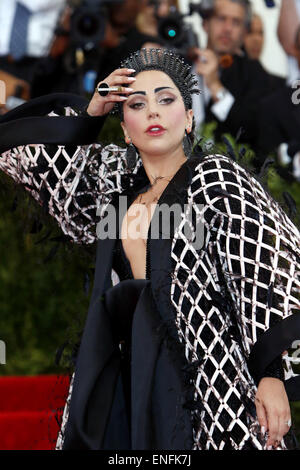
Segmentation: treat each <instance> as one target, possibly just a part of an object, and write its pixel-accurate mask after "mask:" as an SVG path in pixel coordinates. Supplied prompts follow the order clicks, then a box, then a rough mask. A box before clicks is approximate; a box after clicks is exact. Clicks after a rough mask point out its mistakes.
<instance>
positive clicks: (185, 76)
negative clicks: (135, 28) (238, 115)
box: [117, 49, 200, 111]
mask: <svg viewBox="0 0 300 470" xmlns="http://www.w3.org/2000/svg"><path fill="white" fill-rule="evenodd" d="M121 68H128V69H134V70H135V72H134V73H133V74H132V76H135V75H137V74H138V73H140V72H145V71H148V70H160V71H161V72H164V73H166V74H167V75H169V77H170V78H171V79H172V80H173V82H174V83H175V85H176V86H177V88H178V89H179V91H180V93H181V96H182V99H183V102H184V105H185V108H186V109H187V110H188V109H191V108H192V94H194V93H198V94H199V93H200V90H199V89H198V88H196V85H198V80H197V78H196V77H195V75H194V74H193V73H192V71H191V70H192V67H191V66H190V65H188V64H187V63H186V62H185V61H184V59H182V58H181V57H180V56H178V55H177V54H175V53H174V52H172V51H170V50H168V49H141V50H139V51H136V52H134V53H133V54H131V55H130V56H129V57H128V58H127V59H125V60H124V61H123V62H122V63H121ZM120 108H121V105H118V106H117V109H118V111H120Z"/></svg>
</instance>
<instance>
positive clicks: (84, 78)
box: [0, 0, 300, 182]
mask: <svg viewBox="0 0 300 470" xmlns="http://www.w3.org/2000/svg"><path fill="white" fill-rule="evenodd" d="M262 1H265V2H267V3H268V5H267V6H270V7H272V4H273V2H272V0H262ZM189 9H190V10H189V12H188V14H186V13H185V14H183V13H182V12H181V10H180V5H179V4H178V2H177V1H176V0H1V1H0V80H3V81H4V82H5V84H6V102H5V103H2V105H1V104H0V112H1V113H5V112H7V111H8V110H10V109H12V108H14V107H16V106H18V105H19V104H21V103H22V102H24V101H26V100H28V99H30V98H36V97H38V96H42V95H45V94H48V93H53V92H69V93H76V94H80V95H84V96H86V97H89V96H91V94H92V93H93V91H94V89H95V86H96V84H97V83H98V82H99V81H101V80H103V79H104V78H105V77H107V76H108V75H109V74H110V73H111V72H112V71H113V70H114V69H115V68H118V67H119V64H120V62H121V60H122V59H124V58H125V57H127V56H128V55H129V54H130V53H132V52H134V51H135V50H137V49H140V48H143V47H148V48H150V47H160V48H163V47H164V48H168V49H172V50H174V52H177V53H178V54H180V55H181V56H182V57H183V58H184V59H185V60H187V61H188V62H189V63H190V64H191V66H192V67H193V70H194V73H195V75H196V76H197V77H198V81H199V88H200V89H201V90H202V93H201V94H200V95H197V96H194V97H193V108H194V114H195V125H196V131H199V133H200V132H201V129H202V128H203V125H204V124H207V123H209V122H212V121H214V122H215V123H216V139H217V140H218V139H220V138H221V136H222V135H224V133H229V134H230V135H232V136H233V137H234V138H235V137H237V136H238V138H239V141H240V142H243V143H246V144H248V145H249V146H250V147H251V149H253V151H254V153H255V162H256V163H257V166H258V167H259V165H260V164H261V163H262V162H263V161H264V160H265V158H266V156H267V155H268V154H270V153H271V152H274V153H275V154H276V157H277V159H278V162H279V163H280V164H281V165H282V166H283V167H284V168H286V169H287V171H286V175H288V176H287V179H290V181H292V182H295V181H296V182H300V133H299V130H300V106H299V103H300V0H282V1H281V7H280V15H279V22H278V27H277V31H276V32H275V34H277V35H278V38H279V41H280V43H281V45H282V47H283V49H284V51H285V52H286V54H287V55H288V75H287V77H286V78H283V77H282V76H276V75H274V74H271V73H269V72H268V71H267V70H266V69H265V68H264V67H263V66H262V64H261V62H260V57H261V54H262V50H263V46H264V30H265V24H264V20H265V19H264V18H262V17H260V16H259V15H258V14H257V13H255V11H254V9H253V6H252V5H251V1H248V0H192V1H191V2H190V5H189ZM192 15H200V17H201V27H202V28H203V30H204V31H205V32H206V35H207V44H201V47H200V44H199V34H198V31H195V28H194V27H192V26H191V23H190V22H188V21H186V19H187V17H191V16H192Z"/></svg>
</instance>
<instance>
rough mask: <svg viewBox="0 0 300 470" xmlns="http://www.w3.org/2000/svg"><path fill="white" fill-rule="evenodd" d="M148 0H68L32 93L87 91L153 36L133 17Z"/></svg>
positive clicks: (83, 92) (37, 73) (35, 95)
mask: <svg viewBox="0 0 300 470" xmlns="http://www.w3.org/2000/svg"><path fill="white" fill-rule="evenodd" d="M147 1H148V0H68V7H69V14H68V15H67V18H64V21H63V22H62V23H61V24H59V25H58V27H57V37H56V41H55V42H54V44H53V47H52V50H51V53H50V55H49V57H48V58H47V60H43V61H41V62H40V63H39V67H38V69H37V72H36V75H35V80H34V83H33V97H38V96H41V95H44V94H48V93H52V92H65V91H68V92H71V93H76V94H80V95H88V94H90V93H92V92H93V90H94V85H95V83H96V82H97V81H100V80H101V79H102V77H104V76H107V75H108V74H109V73H110V72H111V71H112V70H114V69H115V68H116V67H117V65H118V64H119V63H120V61H121V60H122V59H123V58H124V57H127V56H128V55H129V54H130V53H131V52H134V51H136V50H137V49H140V48H142V47H143V46H144V44H145V43H147V42H149V41H150V42H153V39H154V38H153V37H151V36H148V35H145V34H143V33H141V32H139V31H138V30H137V28H136V26H135V23H136V18H137V15H138V14H139V12H140V11H141V9H142V8H143V6H144V5H145V4H146V3H147Z"/></svg>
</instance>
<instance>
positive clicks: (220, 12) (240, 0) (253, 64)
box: [193, 0, 270, 148]
mask: <svg viewBox="0 0 300 470" xmlns="http://www.w3.org/2000/svg"><path fill="white" fill-rule="evenodd" d="M206 5H209V3H208V4H207V3H206ZM202 17H203V28H204V30H205V31H206V33H207V48H206V49H202V50H201V49H195V50H194V51H193V53H194V68H195V72H196V73H197V74H198V77H199V86H200V88H202V89H203V95H202V97H200V98H199V97H196V98H195V97H194V102H193V105H194V112H195V115H196V125H197V126H198V127H199V126H200V125H201V124H202V123H203V122H204V121H205V122H209V121H216V122H217V124H218V126H217V136H216V137H217V138H219V137H220V135H221V134H223V133H225V132H229V133H230V134H231V135H233V136H235V135H236V134H237V133H238V131H239V129H240V128H242V129H243V133H242V136H241V140H242V141H244V142H247V143H249V144H250V145H251V146H252V147H253V148H256V143H257V108H258V103H259V102H260V100H261V99H262V97H264V96H265V95H266V94H267V93H268V92H270V91H269V84H270V77H269V75H268V73H267V72H266V71H265V70H264V69H263V67H262V66H261V64H260V63H259V62H258V61H257V60H251V59H249V58H248V57H247V55H246V54H244V53H243V52H242V50H241V48H242V44H243V41H244V37H245V34H246V32H247V30H248V28H249V26H250V23H251V17H252V11H251V5H250V2H249V1H248V0H211V2H210V8H209V7H207V8H206V9H203V11H202ZM201 98H202V100H201Z"/></svg>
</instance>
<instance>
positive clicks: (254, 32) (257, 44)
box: [244, 14, 264, 60]
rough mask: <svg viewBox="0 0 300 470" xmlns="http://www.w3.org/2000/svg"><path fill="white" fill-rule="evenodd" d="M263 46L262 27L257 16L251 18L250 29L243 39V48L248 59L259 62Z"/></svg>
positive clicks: (260, 20)
mask: <svg viewBox="0 0 300 470" xmlns="http://www.w3.org/2000/svg"><path fill="white" fill-rule="evenodd" d="M263 46H264V25H263V22H262V19H261V17H260V16H259V15H257V14H254V15H253V17H252V21H251V25H250V29H249V31H248V32H247V34H246V36H245V39H244V47H245V50H246V52H247V55H248V57H250V59H256V60H259V58H260V56H261V53H262V50H263Z"/></svg>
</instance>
